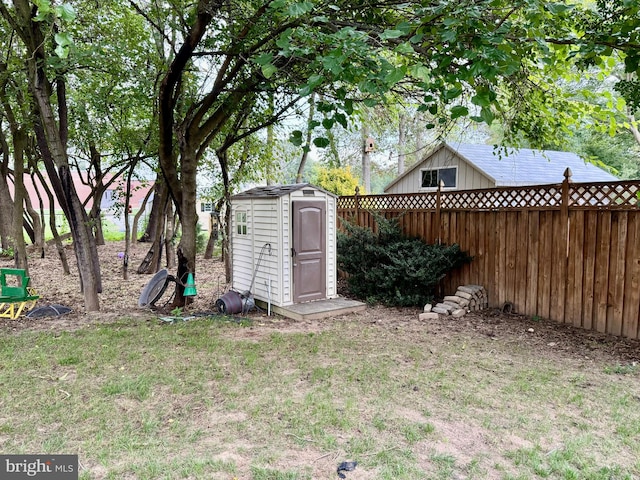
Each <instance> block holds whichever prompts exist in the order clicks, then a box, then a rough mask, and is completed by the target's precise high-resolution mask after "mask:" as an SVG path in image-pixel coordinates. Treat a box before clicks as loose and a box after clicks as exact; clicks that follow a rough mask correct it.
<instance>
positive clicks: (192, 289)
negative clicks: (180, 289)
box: [184, 272, 198, 297]
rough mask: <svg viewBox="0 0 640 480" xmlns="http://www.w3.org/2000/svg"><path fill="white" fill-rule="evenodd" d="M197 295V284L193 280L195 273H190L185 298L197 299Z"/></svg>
mask: <svg viewBox="0 0 640 480" xmlns="http://www.w3.org/2000/svg"><path fill="white" fill-rule="evenodd" d="M197 294H198V293H197V292H196V282H195V281H194V280H193V273H191V272H189V275H188V276H187V284H186V285H185V286H184V296H185V297H195V296H196V295H197Z"/></svg>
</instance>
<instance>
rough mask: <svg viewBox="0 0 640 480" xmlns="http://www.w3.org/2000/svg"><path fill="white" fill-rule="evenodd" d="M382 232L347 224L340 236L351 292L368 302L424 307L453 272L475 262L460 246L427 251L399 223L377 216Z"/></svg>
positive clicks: (343, 267) (341, 259)
mask: <svg viewBox="0 0 640 480" xmlns="http://www.w3.org/2000/svg"><path fill="white" fill-rule="evenodd" d="M376 222H377V224H378V231H377V232H373V231H372V230H371V229H369V228H364V227H360V226H357V225H352V224H349V223H345V224H344V225H345V228H346V233H339V234H338V266H339V268H340V269H341V270H343V271H344V272H345V273H347V274H348V275H349V277H348V284H349V290H350V291H351V293H353V294H354V295H355V296H356V297H358V298H362V299H366V300H367V301H368V302H372V303H375V302H380V303H383V304H385V305H397V306H417V305H424V304H425V303H426V302H428V301H430V300H431V299H432V298H433V294H434V288H435V287H436V285H437V284H438V283H439V282H440V281H441V280H442V279H443V278H444V276H445V275H446V274H447V273H448V272H449V271H451V270H453V269H455V268H458V267H460V266H462V265H463V264H464V263H468V262H470V261H471V257H469V255H467V253H466V252H463V251H461V250H460V247H459V246H458V245H456V244H454V245H436V244H433V245H427V244H425V243H424V242H423V241H422V240H420V239H419V238H410V237H407V236H405V235H404V234H403V233H402V231H401V229H400V227H399V225H398V219H397V218H394V219H391V220H389V219H385V218H382V217H380V216H376Z"/></svg>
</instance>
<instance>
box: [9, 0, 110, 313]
mask: <svg viewBox="0 0 640 480" xmlns="http://www.w3.org/2000/svg"><path fill="white" fill-rule="evenodd" d="M13 4H14V11H13V12H11V11H9V10H8V8H7V7H6V6H5V5H4V3H1V4H0V13H1V14H2V17H3V18H4V19H5V20H6V21H7V23H8V24H9V25H10V26H11V28H12V29H13V31H14V32H15V33H16V35H17V36H18V37H19V38H20V40H21V42H22V45H23V49H22V53H23V55H22V58H23V60H24V63H25V66H26V68H27V71H28V82H29V90H30V93H31V95H32V97H33V100H34V106H35V108H36V111H37V112H38V119H37V121H36V123H35V130H36V135H37V139H38V146H39V149H40V152H41V154H42V157H43V161H44V164H45V167H46V168H47V173H48V175H49V179H50V180H51V181H52V183H53V187H54V190H55V192H56V196H57V198H58V201H59V202H60V204H61V206H62V208H63V210H64V211H65V214H66V216H67V218H68V219H69V226H70V228H71V233H72V236H73V239H74V245H75V253H76V259H77V262H78V270H79V272H80V281H81V286H82V290H83V293H84V300H85V308H86V309H87V311H95V310H99V308H100V301H99V298H98V293H99V292H100V291H101V290H102V285H101V278H100V266H99V263H98V252H97V249H96V243H95V239H94V237H93V235H92V232H91V229H90V227H89V221H88V217H87V214H86V212H85V210H84V207H83V205H82V203H81V201H80V199H79V198H78V194H77V192H76V189H75V186H74V184H73V180H72V177H71V171H70V165H69V157H68V154H67V139H68V136H67V135H68V117H67V113H68V108H67V107H68V106H67V101H66V83H65V79H64V77H63V75H62V74H61V69H60V67H62V65H60V64H59V63H57V61H56V60H57V58H58V57H52V56H51V54H50V50H49V49H48V48H47V47H49V46H50V45H51V44H50V40H51V38H50V36H48V32H51V31H52V29H53V28H54V25H55V22H56V21H58V20H70V19H72V18H73V10H70V9H69V8H66V7H64V6H63V7H58V8H55V9H53V8H51V5H49V4H48V3H46V2H43V3H41V5H40V7H39V8H38V9H32V6H31V4H30V2H28V1H26V0H14V2H13ZM56 38H57V39H58V45H57V47H59V48H60V49H61V51H62V50H64V47H65V46H66V47H68V40H67V39H65V37H64V35H61V36H59V37H56ZM56 67H58V68H56ZM54 92H55V102H56V103H55V105H54V104H53V103H52V98H53V95H54Z"/></svg>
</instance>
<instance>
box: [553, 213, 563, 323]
mask: <svg viewBox="0 0 640 480" xmlns="http://www.w3.org/2000/svg"><path fill="white" fill-rule="evenodd" d="M552 215H553V220H552V222H553V226H552V229H553V239H552V246H551V262H550V263H551V300H550V305H549V318H554V319H556V320H557V321H560V322H564V321H566V318H565V315H564V307H565V296H566V295H565V292H566V288H567V281H566V278H567V220H566V217H565V216H564V215H563V214H562V213H560V212H552Z"/></svg>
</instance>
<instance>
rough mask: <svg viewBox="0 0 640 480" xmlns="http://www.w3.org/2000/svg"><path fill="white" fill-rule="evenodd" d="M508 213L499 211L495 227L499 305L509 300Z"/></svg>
mask: <svg viewBox="0 0 640 480" xmlns="http://www.w3.org/2000/svg"><path fill="white" fill-rule="evenodd" d="M506 219H507V213H506V212H498V215H497V218H496V229H495V233H496V235H495V237H494V240H495V242H496V247H497V252H496V253H497V256H498V260H497V262H496V287H497V291H496V295H497V298H496V300H497V302H498V305H502V304H503V303H504V302H506V301H507V291H506V289H505V283H504V278H505V272H506V265H507V246H506V243H507V242H506V231H507V229H506V226H507V221H506Z"/></svg>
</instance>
